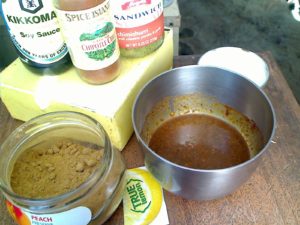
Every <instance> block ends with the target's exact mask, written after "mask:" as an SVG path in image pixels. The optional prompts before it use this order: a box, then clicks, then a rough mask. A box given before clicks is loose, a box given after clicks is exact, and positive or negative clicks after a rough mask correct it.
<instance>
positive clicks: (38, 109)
mask: <svg viewBox="0 0 300 225" xmlns="http://www.w3.org/2000/svg"><path fill="white" fill-rule="evenodd" d="M172 65H173V32H172V30H170V29H168V30H167V31H166V32H165V41H164V43H163V45H162V46H161V47H160V48H159V49H158V50H157V51H155V52H154V53H152V54H150V55H148V56H146V57H143V58H139V59H126V58H122V60H121V71H122V72H121V75H120V76H119V77H118V78H117V79H116V80H114V81H112V82H110V83H107V84H104V85H90V84H87V83H85V82H83V81H82V80H81V79H80V78H79V76H78V75H77V73H76V71H75V69H74V68H73V67H71V68H69V69H68V70H66V71H64V72H63V73H61V74H58V75H53V74H48V73H47V72H45V71H44V72H45V74H43V75H42V76H41V74H36V73H34V72H32V71H31V70H28V69H27V68H26V67H25V66H24V65H23V64H22V63H21V61H20V60H19V59H17V60H15V61H14V62H13V63H12V64H10V65H9V66H8V67H7V68H5V69H4V70H3V71H2V73H1V74H0V79H1V80H0V81H1V87H0V91H1V92H0V93H1V98H2V101H3V102H4V104H5V105H6V107H7V109H8V111H9V112H10V114H11V116H12V117H14V118H16V119H19V120H23V121H27V120H29V119H31V118H33V117H35V116H38V115H41V114H44V113H47V112H53V111H62V110H69V111H78V112H82V113H85V114H87V115H90V116H91V117H93V118H95V119H96V120H98V121H99V122H100V123H101V124H102V125H103V127H104V129H105V130H106V132H107V133H108V135H109V137H110V139H111V141H112V143H113V145H114V146H115V147H116V148H117V149H119V150H122V149H123V147H124V146H125V144H126V143H127V141H128V139H129V138H130V136H131V134H132V132H133V128H132V122H131V108H132V104H133V101H134V98H135V96H136V94H137V93H138V91H139V90H140V89H141V88H142V86H143V85H144V84H145V83H146V82H147V81H149V80H150V79H151V78H153V77H154V76H156V75H158V74H160V73H162V72H163V71H166V70H168V69H170V68H172Z"/></svg>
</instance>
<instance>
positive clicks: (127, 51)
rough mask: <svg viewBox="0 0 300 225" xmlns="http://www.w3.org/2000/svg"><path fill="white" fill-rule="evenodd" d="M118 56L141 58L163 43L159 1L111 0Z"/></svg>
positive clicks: (161, 9)
mask: <svg viewBox="0 0 300 225" xmlns="http://www.w3.org/2000/svg"><path fill="white" fill-rule="evenodd" d="M111 2H112V4H111V5H112V12H113V14H114V22H115V26H116V31H117V37H118V42H119V46H120V52H121V55H122V56H124V57H129V58H138V57H144V56H146V55H148V54H150V53H152V52H154V51H155V50H157V49H158V48H159V47H160V46H161V45H162V44H163V42H164V15H163V11H164V8H163V1H162V0H138V1H135V0H131V1H130V0H129V1H128V0H111Z"/></svg>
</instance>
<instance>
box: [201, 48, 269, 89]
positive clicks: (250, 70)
mask: <svg viewBox="0 0 300 225" xmlns="http://www.w3.org/2000/svg"><path fill="white" fill-rule="evenodd" d="M198 65H200V66H213V67H218V68H221V69H225V70H228V71H231V72H234V73H237V74H240V75H242V76H244V77H246V78H248V79H249V80H251V81H253V82H254V83H255V84H256V85H258V86H259V87H260V88H262V87H263V86H264V85H265V84H266V83H267V81H268V79H269V68H268V65H267V64H266V62H265V61H264V60H263V59H262V58H261V57H260V56H258V55H257V54H255V53H253V52H251V51H248V50H245V49H241V48H237V47H221V48H217V49H213V50H211V51H208V52H206V53H205V54H204V55H203V56H202V57H201V58H200V59H199V61H198Z"/></svg>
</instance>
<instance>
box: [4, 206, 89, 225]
mask: <svg viewBox="0 0 300 225" xmlns="http://www.w3.org/2000/svg"><path fill="white" fill-rule="evenodd" d="M6 206H7V209H8V211H9V213H10V215H11V216H12V217H13V219H14V220H15V222H16V223H17V224H19V225H66V224H72V225H87V224H88V223H89V222H90V221H91V219H92V213H91V210H90V209H88V208H86V207H83V206H80V207H77V208H74V209H71V210H68V211H65V212H60V213H54V214H44V215H43V214H38V215H37V214H33V213H30V212H27V211H25V210H23V209H22V208H19V207H17V206H15V205H13V204H12V203H10V202H9V201H6Z"/></svg>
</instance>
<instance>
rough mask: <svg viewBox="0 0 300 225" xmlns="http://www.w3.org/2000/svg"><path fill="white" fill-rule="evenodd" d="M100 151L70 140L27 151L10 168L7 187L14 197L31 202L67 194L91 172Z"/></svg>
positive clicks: (99, 155) (100, 153)
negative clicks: (9, 180)
mask: <svg viewBox="0 0 300 225" xmlns="http://www.w3.org/2000/svg"><path fill="white" fill-rule="evenodd" d="M103 152H104V150H103V149H100V150H99V149H93V148H91V147H86V146H84V145H83V144H80V143H75V142H73V141H71V140H61V141H57V142H55V143H54V144H52V145H51V146H50V147H47V148H45V147H39V146H35V147H33V148H31V149H27V150H25V151H24V152H23V153H22V154H21V155H20V156H19V157H18V158H17V159H16V162H15V164H14V166H13V170H12V174H11V187H12V189H13V191H14V192H15V193H16V194H18V195H20V196H23V197H27V198H35V199H42V198H50V197H54V196H57V195H60V194H63V193H66V192H69V191H71V190H74V189H76V188H77V187H78V186H80V185H81V184H82V183H83V182H85V181H86V180H87V179H88V177H89V176H90V175H91V174H92V173H93V172H94V171H95V169H96V168H97V167H98V166H99V161H100V160H101V158H102V157H103Z"/></svg>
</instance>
